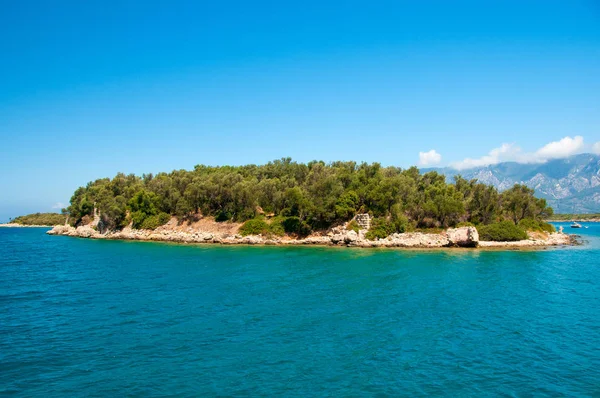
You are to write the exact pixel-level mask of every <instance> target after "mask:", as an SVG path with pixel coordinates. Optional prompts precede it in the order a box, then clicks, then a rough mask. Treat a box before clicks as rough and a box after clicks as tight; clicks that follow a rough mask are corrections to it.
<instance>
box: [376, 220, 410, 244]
mask: <svg viewBox="0 0 600 398" xmlns="http://www.w3.org/2000/svg"><path fill="white" fill-rule="evenodd" d="M407 224H408V220H406V218H405V217H404V218H399V219H398V220H396V221H395V222H394V221H392V220H387V219H385V218H376V219H374V220H373V222H372V223H371V228H369V232H367V234H366V238H367V239H369V240H375V239H377V238H379V239H384V238H387V237H388V236H390V235H391V234H393V233H396V232H398V233H402V232H404V231H406V227H407Z"/></svg>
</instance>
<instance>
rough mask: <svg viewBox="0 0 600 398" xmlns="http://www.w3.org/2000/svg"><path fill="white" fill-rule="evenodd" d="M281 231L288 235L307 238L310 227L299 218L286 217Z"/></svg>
mask: <svg viewBox="0 0 600 398" xmlns="http://www.w3.org/2000/svg"><path fill="white" fill-rule="evenodd" d="M282 225H283V229H284V230H285V232H287V233H288V234H297V235H298V236H307V235H309V234H310V232H311V228H310V226H309V225H308V224H307V223H305V222H304V221H302V220H301V219H300V218H299V217H287V218H286V219H284V220H283V222H282Z"/></svg>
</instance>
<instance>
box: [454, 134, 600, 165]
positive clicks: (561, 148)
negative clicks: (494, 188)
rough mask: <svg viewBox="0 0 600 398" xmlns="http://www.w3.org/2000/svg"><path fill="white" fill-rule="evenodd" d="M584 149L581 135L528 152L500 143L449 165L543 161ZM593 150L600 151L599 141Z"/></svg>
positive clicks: (513, 145)
mask: <svg viewBox="0 0 600 398" xmlns="http://www.w3.org/2000/svg"><path fill="white" fill-rule="evenodd" d="M584 149H585V145H584V143H583V137H582V136H580V135H578V136H575V137H573V138H571V137H565V138H563V139H561V140H559V141H553V142H550V143H548V144H546V145H544V146H543V147H541V148H540V149H538V150H537V151H535V152H530V153H523V152H521V148H519V147H518V146H516V145H515V144H502V146H500V147H499V148H494V149H492V150H491V151H490V153H489V154H487V155H485V156H482V157H480V158H477V159H471V158H466V159H464V160H461V161H460V162H454V163H452V164H451V166H452V167H453V168H455V169H457V170H464V169H471V168H473V167H481V166H489V165H493V164H498V163H501V162H509V161H513V162H518V163H543V162H545V161H547V160H550V159H561V158H566V157H569V156H571V155H575V154H577V153H581V152H583V150H584ZM593 150H594V152H596V153H600V142H597V143H596V144H594V146H593Z"/></svg>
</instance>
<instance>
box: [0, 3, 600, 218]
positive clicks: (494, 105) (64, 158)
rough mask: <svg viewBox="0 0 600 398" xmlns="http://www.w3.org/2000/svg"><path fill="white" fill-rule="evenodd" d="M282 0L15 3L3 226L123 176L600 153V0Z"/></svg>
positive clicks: (8, 38)
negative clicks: (291, 164)
mask: <svg viewBox="0 0 600 398" xmlns="http://www.w3.org/2000/svg"><path fill="white" fill-rule="evenodd" d="M286 3H290V2H275V1H272V2H263V1H254V2H237V1H230V2H203V1H189V2H176V1H171V2H163V1H150V2H148V1H144V2H142V1H139V2H137V1H118V2H117V1H114V2H112V1H103V2H92V1H90V2H81V1H61V2H48V1H39V2H35V1H21V2H5V3H4V4H3V5H2V11H1V12H0V54H1V56H0V139H1V141H0V142H1V143H2V145H1V146H0V148H1V149H0V151H1V157H0V168H1V173H0V186H2V194H1V195H0V221H3V220H6V219H8V217H13V216H16V215H19V214H21V213H27V212H33V211H49V210H52V207H53V206H54V205H55V204H56V203H63V204H67V203H68V200H69V198H70V196H71V193H72V192H73V190H74V189H75V188H77V187H78V186H80V185H85V184H86V183H87V182H88V181H90V180H94V179H96V178H100V177H108V176H113V175H114V174H116V173H117V172H118V171H123V172H126V173H130V172H133V173H136V174H141V173H144V172H158V171H170V170H173V169H181V168H183V169H191V168H193V166H194V165H196V164H200V163H203V164H211V165H217V164H245V163H258V164H260V163H265V162H267V161H269V160H273V159H277V158H280V157H284V156H291V157H293V158H294V159H295V160H298V161H309V160H312V159H322V160H326V161H330V160H339V159H340V160H357V161H362V160H364V161H369V162H371V161H379V162H381V163H383V164H385V165H398V166H402V167H408V166H411V165H414V164H418V163H419V162H421V164H424V165H425V164H427V165H440V166H446V165H454V166H456V167H469V166H471V165H477V164H485V163H486V162H487V163H490V162H497V161H501V160H511V159H512V160H519V161H533V160H538V161H543V159H544V156H545V157H546V158H549V157H559V156H566V155H568V154H570V153H576V152H583V151H590V152H591V151H594V150H598V151H600V145H596V146H595V147H594V144H595V143H597V142H599V141H600V128H599V127H600V73H599V71H600V3H598V2H597V1H595V0H590V1H577V0H570V1H552V0H546V1H523V0H521V1H510V0H505V1H460V0H459V1H453V2H449V1H418V2H417V1H410V2H408V1H407V2H404V1H390V2H364V1H360V2H359V1H329V2H312V1H304V2H296V3H294V4H286ZM323 3H326V4H325V5H324V4H323ZM561 140H562V141H561ZM552 142H554V143H555V144H551V143H552ZM503 144H504V146H503ZM548 145H549V146H548ZM431 151H434V152H431ZM420 153H421V156H420ZM467 158H469V159H471V160H467V161H465V159H467Z"/></svg>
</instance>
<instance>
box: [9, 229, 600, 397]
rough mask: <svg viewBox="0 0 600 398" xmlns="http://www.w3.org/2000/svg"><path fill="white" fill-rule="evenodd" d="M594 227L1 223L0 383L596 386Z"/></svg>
mask: <svg viewBox="0 0 600 398" xmlns="http://www.w3.org/2000/svg"><path fill="white" fill-rule="evenodd" d="M584 225H585V226H588V227H589V228H587V229H582V230H580V231H578V232H580V233H581V234H582V236H583V237H584V238H585V239H586V240H587V241H588V243H587V244H586V245H585V246H581V247H573V248H562V249H550V250H541V251H478V250H448V251H401V250H389V249H387V250H376V249H347V248H341V249H335V248H318V247H298V248H282V247H221V246H189V245H175V244H162V243H145V242H117V241H94V240H86V239H77V238H69V237H51V236H47V235H46V234H45V231H46V229H43V228H31V229H25V228H23V229H13V228H0V396H23V397H26V396H43V397H79V396H102V397H112V396H138V397H149V396H299V397H305V396H335V397H338V396H352V397H356V396H376V397H384V396H411V397H412V396H425V395H433V396H467V397H468V396H473V397H481V396H506V397H513V396H514V397H536V396H540V397H541V396H556V397H560V396H569V397H577V396H580V397H588V396H600V224H591V223H589V224H588V223H584ZM567 229H568V228H567Z"/></svg>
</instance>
